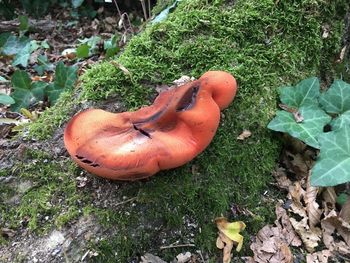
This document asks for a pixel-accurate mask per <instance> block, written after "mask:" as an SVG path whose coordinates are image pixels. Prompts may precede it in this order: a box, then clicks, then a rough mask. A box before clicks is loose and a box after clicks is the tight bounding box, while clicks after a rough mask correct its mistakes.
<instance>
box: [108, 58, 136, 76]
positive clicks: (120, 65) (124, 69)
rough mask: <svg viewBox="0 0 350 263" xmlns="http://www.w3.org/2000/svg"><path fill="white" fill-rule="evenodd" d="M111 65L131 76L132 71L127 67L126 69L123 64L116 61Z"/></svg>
mask: <svg viewBox="0 0 350 263" xmlns="http://www.w3.org/2000/svg"><path fill="white" fill-rule="evenodd" d="M111 64H113V65H114V66H116V67H117V68H119V69H120V70H121V71H123V72H124V74H125V75H131V73H130V71H129V70H128V69H127V68H126V67H124V66H123V65H122V64H120V63H118V62H116V61H111Z"/></svg>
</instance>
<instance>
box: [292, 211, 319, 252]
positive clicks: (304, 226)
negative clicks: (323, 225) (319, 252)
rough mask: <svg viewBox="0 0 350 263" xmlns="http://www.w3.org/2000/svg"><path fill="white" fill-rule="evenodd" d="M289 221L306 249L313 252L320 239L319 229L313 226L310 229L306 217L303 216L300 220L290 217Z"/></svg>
mask: <svg viewBox="0 0 350 263" xmlns="http://www.w3.org/2000/svg"><path fill="white" fill-rule="evenodd" d="M290 222H291V224H292V226H293V228H294V229H295V231H296V232H297V233H298V234H299V236H300V238H301V240H302V241H303V243H304V245H305V248H306V250H307V251H308V252H310V253H312V252H314V251H315V248H316V247H317V246H318V243H319V242H320V241H321V234H322V232H321V229H319V228H314V229H312V230H311V229H310V227H309V225H308V218H307V217H304V218H303V219H302V220H301V221H297V220H296V219H295V218H290Z"/></svg>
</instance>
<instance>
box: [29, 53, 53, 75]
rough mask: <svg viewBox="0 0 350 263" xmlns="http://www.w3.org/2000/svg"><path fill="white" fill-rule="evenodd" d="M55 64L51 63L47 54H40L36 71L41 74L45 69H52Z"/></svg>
mask: <svg viewBox="0 0 350 263" xmlns="http://www.w3.org/2000/svg"><path fill="white" fill-rule="evenodd" d="M53 68H54V65H53V64H52V63H50V61H49V60H48V58H47V56H45V55H39V56H38V65H36V66H35V67H34V69H35V71H36V72H37V73H38V74H39V75H40V76H41V75H43V74H44V72H45V71H52V70H53Z"/></svg>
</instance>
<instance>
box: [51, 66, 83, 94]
mask: <svg viewBox="0 0 350 263" xmlns="http://www.w3.org/2000/svg"><path fill="white" fill-rule="evenodd" d="M77 71H78V67H77V66H67V67H66V66H65V65H64V63H63V62H62V61H61V62H59V63H58V64H57V66H56V71H55V82H54V84H55V86H57V87H58V88H61V89H71V88H72V87H73V86H74V84H75V82H76V80H77V78H78V75H77Z"/></svg>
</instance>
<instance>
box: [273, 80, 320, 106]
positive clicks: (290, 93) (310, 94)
mask: <svg viewBox="0 0 350 263" xmlns="http://www.w3.org/2000/svg"><path fill="white" fill-rule="evenodd" d="M279 93H280V98H281V102H282V103H283V104H285V105H288V106H289V107H294V108H299V107H301V106H303V105H317V104H318V97H319V96H320V82H319V80H318V78H316V77H313V78H308V79H305V80H303V81H301V82H299V83H298V84H297V85H296V86H295V87H282V88H280V89H279Z"/></svg>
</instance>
